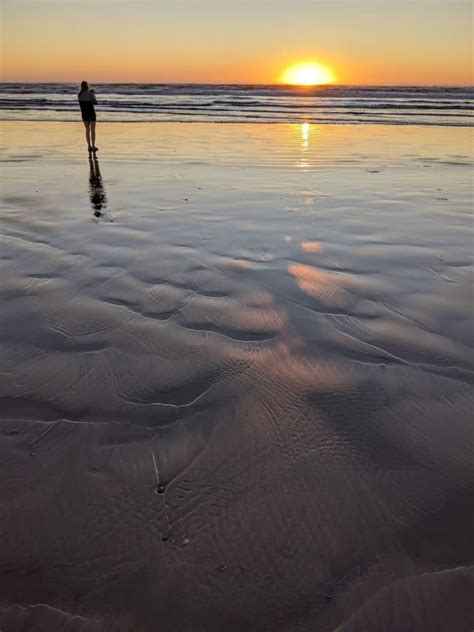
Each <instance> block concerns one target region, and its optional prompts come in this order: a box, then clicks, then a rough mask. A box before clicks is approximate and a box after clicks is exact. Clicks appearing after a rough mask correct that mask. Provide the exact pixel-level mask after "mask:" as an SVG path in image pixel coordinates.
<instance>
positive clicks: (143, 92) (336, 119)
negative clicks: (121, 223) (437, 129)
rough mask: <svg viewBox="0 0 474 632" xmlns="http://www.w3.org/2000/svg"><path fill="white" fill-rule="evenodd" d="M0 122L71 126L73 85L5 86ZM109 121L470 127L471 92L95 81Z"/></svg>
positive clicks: (467, 89) (473, 97)
mask: <svg viewBox="0 0 474 632" xmlns="http://www.w3.org/2000/svg"><path fill="white" fill-rule="evenodd" d="M1 86H2V87H1V95H0V110H1V118H2V119H3V120H17V121H77V119H78V117H79V107H78V103H77V98H76V94H77V91H78V85H77V84H73V83H68V84H65V83H60V84H58V83H47V84H46V83H45V84H30V83H3V84H1ZM94 87H95V89H96V91H97V97H98V101H99V105H98V108H97V112H98V120H99V121H104V122H105V121H109V122H148V121H149V122H154V121H156V122H166V121H174V122H216V123H244V122H245V123H300V122H308V123H386V124H397V125H443V126H472V125H473V121H474V119H473V116H474V115H473V110H474V88H472V87H416V86H414V87H393V86H391V87H381V86H365V87H364V86H363V87H361V86H318V87H314V88H306V87H305V88H299V87H290V86H274V85H267V86H264V85H261V86H255V85H196V84H192V85H191V84H190V85H178V84H97V85H95V86H94Z"/></svg>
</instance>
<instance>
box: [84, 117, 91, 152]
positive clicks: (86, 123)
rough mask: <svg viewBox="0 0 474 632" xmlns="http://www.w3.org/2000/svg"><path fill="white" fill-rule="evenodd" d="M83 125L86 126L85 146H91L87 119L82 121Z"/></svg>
mask: <svg viewBox="0 0 474 632" xmlns="http://www.w3.org/2000/svg"><path fill="white" fill-rule="evenodd" d="M84 127H85V128H86V140H87V146H88V147H90V146H91V128H90V123H88V122H87V121H84Z"/></svg>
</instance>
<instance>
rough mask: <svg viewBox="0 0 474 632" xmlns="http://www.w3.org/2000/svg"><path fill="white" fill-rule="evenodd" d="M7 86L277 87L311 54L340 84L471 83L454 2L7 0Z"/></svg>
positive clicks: (465, 21)
mask: <svg viewBox="0 0 474 632" xmlns="http://www.w3.org/2000/svg"><path fill="white" fill-rule="evenodd" d="M2 8H3V10H2V14H3V15H2V18H3V20H2V23H3V28H2V80H3V81H77V80H81V79H82V78H87V79H88V80H89V81H92V82H101V81H102V82H103V81H110V82H120V81H124V82H127V81H130V82H145V81H150V82H209V83H212V82H217V83H227V82H229V83H275V82H277V81H278V80H279V77H280V76H281V72H282V70H283V68H285V67H286V66H288V65H290V64H292V63H295V62H299V61H305V60H307V59H315V60H317V61H320V62H322V63H324V64H327V65H328V66H330V67H331V68H332V69H333V70H334V72H335V75H336V78H337V82H338V83H360V84H364V83H366V84H425V85H426V84H431V85H432V84H446V85H453V84H462V85H470V84H472V5H471V3H470V2H465V1H459V2H458V1H456V0H405V1H404V0H390V1H384V0H373V1H372V2H365V1H359V0H331V2H327V1H324V0H253V1H250V0H94V1H92V0H56V1H51V0H3V3H2Z"/></svg>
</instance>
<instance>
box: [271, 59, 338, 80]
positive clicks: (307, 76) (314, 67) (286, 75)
mask: <svg viewBox="0 0 474 632" xmlns="http://www.w3.org/2000/svg"><path fill="white" fill-rule="evenodd" d="M334 80H335V77H334V73H333V72H332V70H331V69H330V68H328V67H327V66H323V65H322V64H318V63H315V62H307V63H303V64H295V65H293V66H290V67H289V68H286V70H284V72H283V73H282V75H281V78H280V81H281V82H282V83H286V84H289V85H293V86H320V85H323V84H327V83H333V82H334Z"/></svg>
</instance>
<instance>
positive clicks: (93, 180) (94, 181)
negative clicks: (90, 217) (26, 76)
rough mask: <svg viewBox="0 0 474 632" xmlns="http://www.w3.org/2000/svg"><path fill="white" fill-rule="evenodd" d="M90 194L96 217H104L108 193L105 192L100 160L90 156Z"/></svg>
mask: <svg viewBox="0 0 474 632" xmlns="http://www.w3.org/2000/svg"><path fill="white" fill-rule="evenodd" d="M89 166H90V175H89V195H90V198H91V206H92V210H93V212H94V216H95V217H102V215H103V214H104V209H105V208H106V207H107V195H106V194H105V189H104V185H103V183H102V176H101V174H100V168H99V161H98V160H97V157H96V156H95V155H94V156H89Z"/></svg>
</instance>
